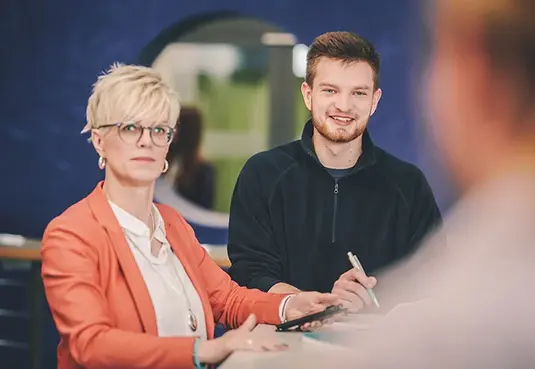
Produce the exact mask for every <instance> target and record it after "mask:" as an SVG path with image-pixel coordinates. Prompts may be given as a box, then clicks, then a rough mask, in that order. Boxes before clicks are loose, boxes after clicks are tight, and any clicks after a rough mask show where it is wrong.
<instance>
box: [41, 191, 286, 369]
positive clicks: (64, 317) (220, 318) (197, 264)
mask: <svg viewBox="0 0 535 369" xmlns="http://www.w3.org/2000/svg"><path fill="white" fill-rule="evenodd" d="M102 183H103V182H100V183H99V184H98V185H97V187H96V188H95V190H94V191H93V192H92V193H91V194H90V195H89V196H87V197H86V198H84V199H83V200H81V201H79V202H78V203H76V204H74V205H73V206H71V207H70V208H69V209H67V210H66V211H65V212H64V213H63V214H61V215H60V216H58V217H57V218H55V219H54V220H53V221H52V222H50V224H49V225H48V227H47V228H46V230H45V233H44V236H43V241H42V251H41V254H42V257H43V264H42V277H43V282H44V286H45V293H46V297H47V300H48V303H49V305H50V309H51V311H52V316H53V317H54V321H55V323H56V327H57V329H58V331H59V335H60V338H61V339H60V343H59V346H58V368H59V369H74V368H90V369H97V368H103V369H104V368H109V369H112V368H113V369H120V368H128V369H134V368H151V369H156V368H161V369H164V368H165V369H167V368H169V369H177V368H193V367H194V364H193V344H194V341H195V338H193V337H158V332H157V326H156V318H155V313H154V309H153V306H152V302H151V298H150V295H149V292H148V290H147V287H146V285H145V282H144V280H143V276H142V275H141V272H140V270H139V268H138V266H137V264H136V261H135V259H134V256H133V254H132V253H131V251H130V248H129V246H128V243H127V241H126V238H125V236H124V234H123V231H122V229H121V227H120V226H119V223H118V221H117V219H116V218H115V215H114V213H113V211H112V209H111V207H110V206H109V203H108V200H107V198H106V196H105V194H104V191H103V190H102ZM157 206H158V210H159V211H160V213H161V215H162V217H163V219H164V221H165V227H166V232H167V239H168V240H169V243H170V245H171V247H172V248H173V251H174V253H175V254H176V256H177V257H178V258H179V259H180V261H181V262H182V264H183V265H184V269H185V270H186V272H187V274H188V275H189V277H190V279H191V281H192V283H193V285H194V286H195V289H196V290H197V292H198V294H199V296H200V298H201V301H202V304H203V308H204V313H205V319H206V327H207V330H208V332H207V334H208V337H209V338H213V331H214V325H215V323H214V322H218V323H222V324H224V325H226V326H227V327H230V328H234V327H237V326H239V325H240V324H241V323H242V322H243V321H244V320H245V319H246V318H247V316H248V315H249V314H250V313H254V314H255V315H256V316H257V319H258V321H259V322H260V323H267V324H278V323H279V322H280V318H279V313H278V309H279V305H280V303H281V301H282V299H283V298H284V296H283V295H276V294H268V293H263V292H260V291H259V290H249V289H246V288H242V287H239V286H238V285H237V284H236V283H235V282H233V281H232V280H231V279H230V277H229V276H228V275H227V274H226V273H225V272H224V271H223V270H222V269H221V268H219V266H218V265H217V264H215V262H214V261H213V260H212V259H211V258H210V257H209V256H208V254H207V253H206V251H205V250H204V249H203V248H202V247H201V246H200V245H199V243H198V241H197V239H196V238H195V235H194V233H193V230H192V228H191V227H190V226H189V225H188V224H187V223H186V221H185V220H184V219H183V218H182V217H181V216H180V215H179V214H178V213H177V212H176V211H175V210H173V209H172V208H170V207H168V206H165V205H157Z"/></svg>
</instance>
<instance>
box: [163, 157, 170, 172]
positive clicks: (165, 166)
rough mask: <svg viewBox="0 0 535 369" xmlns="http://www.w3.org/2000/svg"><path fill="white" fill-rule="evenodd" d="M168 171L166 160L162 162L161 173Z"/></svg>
mask: <svg viewBox="0 0 535 369" xmlns="http://www.w3.org/2000/svg"><path fill="white" fill-rule="evenodd" d="M168 169H169V162H168V161H167V160H166V161H164V162H163V169H162V173H165V172H167V170H168Z"/></svg>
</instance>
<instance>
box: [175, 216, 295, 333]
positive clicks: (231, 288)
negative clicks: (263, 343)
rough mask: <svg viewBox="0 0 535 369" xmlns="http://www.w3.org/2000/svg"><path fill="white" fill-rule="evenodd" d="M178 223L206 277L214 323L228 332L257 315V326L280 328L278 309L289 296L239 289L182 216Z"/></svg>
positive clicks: (200, 273)
mask: <svg viewBox="0 0 535 369" xmlns="http://www.w3.org/2000/svg"><path fill="white" fill-rule="evenodd" d="M179 219H180V222H181V223H182V224H181V226H183V227H185V228H186V230H187V233H188V239H189V240H190V241H191V243H190V247H191V250H192V252H193V255H194V260H195V262H196V265H197V268H198V270H199V275H201V276H202V277H203V280H204V283H205V286H206V289H207V293H208V297H209V299H210V305H211V307H212V310H213V312H214V319H215V321H216V322H217V323H220V324H223V325H225V326H226V327H228V328H237V327H239V326H240V325H241V324H242V323H243V322H244V321H245V320H246V319H247V317H248V316H249V314H255V316H256V319H257V322H258V323H264V324H279V323H280V322H281V320H280V315H279V307H280V305H281V303H282V300H283V299H284V297H285V296H287V295H284V294H273V293H267V292H262V291H260V290H258V289H249V288H246V287H241V286H239V285H238V284H237V283H236V282H234V281H233V280H232V279H231V278H230V276H229V275H228V274H227V273H226V272H225V271H223V270H222V269H221V268H220V267H219V266H218V265H217V264H216V263H215V262H214V261H213V260H212V259H211V258H210V256H209V255H208V253H207V252H206V250H205V249H204V248H203V247H202V246H201V245H200V244H199V242H198V241H197V238H196V237H195V233H194V231H193V229H192V228H191V226H190V225H189V224H188V223H187V222H186V221H185V220H184V219H183V218H182V217H181V216H180V215H179Z"/></svg>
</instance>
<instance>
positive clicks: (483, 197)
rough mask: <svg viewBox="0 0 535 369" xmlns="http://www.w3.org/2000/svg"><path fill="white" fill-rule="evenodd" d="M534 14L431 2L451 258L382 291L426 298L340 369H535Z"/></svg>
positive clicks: (411, 270) (518, 2) (513, 7)
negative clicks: (455, 187)
mask: <svg viewBox="0 0 535 369" xmlns="http://www.w3.org/2000/svg"><path fill="white" fill-rule="evenodd" d="M533 14H535V2H534V1H532V0H489V1H468V0H437V1H436V13H435V17H434V19H433V21H432V22H430V24H433V26H434V34H433V38H434V39H433V45H434V49H433V51H432V55H431V57H430V68H429V76H428V77H427V78H426V81H428V83H429V89H428V93H427V95H428V96H430V97H431V99H430V101H429V104H426V105H427V106H430V107H431V111H430V112H431V115H430V118H431V119H429V122H430V123H431V124H433V125H434V131H435V132H437V141H438V143H439V147H440V149H441V151H442V154H443V157H444V161H445V163H446V164H447V167H448V168H449V169H450V172H451V173H452V175H453V177H454V178H455V180H456V182H457V183H458V184H459V187H460V189H461V191H462V193H463V197H462V200H461V201H460V202H459V204H458V205H457V206H456V207H455V208H454V210H453V212H452V214H451V215H450V216H448V217H447V220H446V221H445V225H446V230H447V235H448V248H449V251H448V253H447V255H446V254H441V252H440V251H438V250H434V251H433V252H432V253H433V254H435V260H434V261H433V266H434V267H433V268H424V269H421V268H420V266H419V263H418V262H414V260H411V262H410V263H408V264H407V265H403V266H400V267H399V269H398V270H396V271H395V274H396V276H397V277H398V278H393V279H392V280H396V282H395V283H392V285H390V286H388V287H387V292H388V294H390V295H396V294H400V293H403V291H405V290H407V289H411V288H413V286H414V285H415V284H417V285H420V286H422V281H425V282H423V285H426V287H425V290H426V291H431V292H432V293H431V295H430V296H429V298H428V299H426V300H424V301H421V302H420V303H418V304H414V305H407V306H405V308H400V309H396V310H397V311H392V313H391V314H390V315H389V316H387V319H385V321H384V324H383V325H381V326H380V328H378V329H377V331H376V332H373V334H371V335H370V336H368V337H367V339H366V340H360V341H359V342H358V344H357V345H358V347H356V350H358V357H356V358H355V357H353V358H351V359H349V360H344V361H345V364H346V365H347V367H348V368H349V367H362V368H370V369H387V368H411V369H424V368H434V369H443V368H444V369H446V368H456V369H469V368H470V369H471V368H487V369H501V368H535V349H534V348H535V335H534V332H535V295H534V293H533V283H534V281H535V88H534V87H535V23H534V22H533ZM434 248H435V246H434V245H433V243H430V244H429V245H426V246H425V247H423V248H422V249H421V250H422V251H423V250H425V251H430V250H433V249H434ZM419 257H420V255H419V253H418V257H416V258H415V260H417V259H418V258H419ZM417 268H420V272H418V271H416V269H417ZM422 271H425V272H422ZM403 276H410V277H409V278H404V277H403ZM388 280H390V278H388ZM413 282H416V283H415V284H413ZM353 341H354V340H353ZM320 360H321V358H320ZM330 366H332V367H338V368H340V367H342V365H339V364H333V363H332V362H331V363H330ZM313 367H318V368H320V367H324V366H322V365H317V364H316V363H314V365H313Z"/></svg>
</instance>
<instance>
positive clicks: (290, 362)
mask: <svg viewBox="0 0 535 369" xmlns="http://www.w3.org/2000/svg"><path fill="white" fill-rule="evenodd" d="M267 335H276V336H277V337H278V338H279V339H280V340H281V341H283V342H285V343H287V344H288V345H289V346H290V347H289V349H288V350H285V351H278V352H251V351H236V352H234V353H233V354H232V355H230V356H229V358H228V359H227V360H226V361H225V362H224V363H223V364H222V365H221V366H220V367H219V368H220V369H246V368H247V369H286V368H288V369H289V368H292V369H293V368H326V369H328V368H331V367H330V363H332V358H333V357H334V356H333V355H335V357H337V358H339V357H340V356H341V355H344V354H347V353H348V350H347V349H345V348H343V347H341V346H337V345H332V344H329V343H325V342H321V341H317V340H315V339H311V338H308V337H304V334H303V333H300V332H276V331H275V327H274V326H269V325H263V324H261V325H258V326H257V327H256V328H255V329H254V331H253V338H254V336H264V337H265V336H267Z"/></svg>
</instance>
